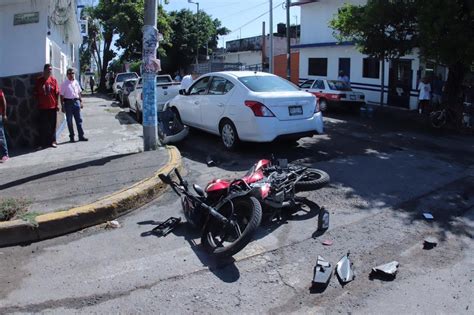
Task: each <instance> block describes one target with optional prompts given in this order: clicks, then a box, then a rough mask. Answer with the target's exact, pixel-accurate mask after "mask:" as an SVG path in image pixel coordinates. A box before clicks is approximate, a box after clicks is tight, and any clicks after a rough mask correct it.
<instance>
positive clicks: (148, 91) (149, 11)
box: [142, 0, 160, 151]
mask: <svg viewBox="0 0 474 315" xmlns="http://www.w3.org/2000/svg"><path fill="white" fill-rule="evenodd" d="M144 18H145V19H144V26H143V66H142V77H143V92H142V93H143V146H144V149H145V151H152V150H156V149H157V147H158V146H159V145H160V143H159V139H158V113H157V110H156V73H157V72H158V71H159V70H160V68H159V63H158V60H157V59H156V48H157V47H158V30H157V29H156V0H145V16H144Z"/></svg>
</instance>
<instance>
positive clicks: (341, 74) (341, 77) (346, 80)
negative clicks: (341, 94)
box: [337, 70, 351, 86]
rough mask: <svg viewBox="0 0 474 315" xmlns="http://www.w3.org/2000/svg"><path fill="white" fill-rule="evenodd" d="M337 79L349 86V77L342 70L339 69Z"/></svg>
mask: <svg viewBox="0 0 474 315" xmlns="http://www.w3.org/2000/svg"><path fill="white" fill-rule="evenodd" d="M337 79H338V80H339V81H342V82H344V83H346V84H347V85H348V86H351V82H350V81H349V77H348V76H347V75H346V74H345V73H344V71H343V70H341V71H339V76H338V77H337Z"/></svg>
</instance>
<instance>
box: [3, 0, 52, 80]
mask: <svg viewBox="0 0 474 315" xmlns="http://www.w3.org/2000/svg"><path fill="white" fill-rule="evenodd" d="M45 2H46V1H25V2H22V1H18V3H12V4H7V5H1V6H0V38H1V40H2V44H1V46H0V77H8V76H12V75H22V74H29V73H31V72H33V71H38V70H39V69H42V66H43V65H44V61H45V58H46V51H45V38H46V32H47V18H48V15H47V8H46V5H45V4H46V3H45ZM0 4H1V3H0ZM28 12H39V22H38V23H31V24H24V25H13V17H14V15H15V14H18V13H28Z"/></svg>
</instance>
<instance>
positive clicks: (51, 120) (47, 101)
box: [34, 63, 59, 149]
mask: <svg viewBox="0 0 474 315" xmlns="http://www.w3.org/2000/svg"><path fill="white" fill-rule="evenodd" d="M52 71H53V67H52V66H51V65H50V64H49V63H47V64H45V65H44V67H43V75H42V76H40V77H38V78H37V79H36V84H35V91H34V94H35V96H36V99H37V100H38V109H39V123H40V125H39V134H40V149H42V148H47V147H53V148H56V147H57V143H56V122H57V112H58V111H59V106H58V96H59V87H58V81H57V80H56V78H55V77H53V75H52Z"/></svg>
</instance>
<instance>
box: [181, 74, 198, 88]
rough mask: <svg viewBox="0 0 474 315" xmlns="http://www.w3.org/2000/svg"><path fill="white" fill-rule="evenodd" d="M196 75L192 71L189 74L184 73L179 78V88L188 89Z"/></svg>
mask: <svg viewBox="0 0 474 315" xmlns="http://www.w3.org/2000/svg"><path fill="white" fill-rule="evenodd" d="M196 77H197V72H196V71H193V72H191V74H188V75H185V76H184V77H183V79H182V80H181V89H185V90H186V91H187V90H188V89H189V87H190V86H191V85H193V82H194V80H195V79H196Z"/></svg>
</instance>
